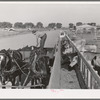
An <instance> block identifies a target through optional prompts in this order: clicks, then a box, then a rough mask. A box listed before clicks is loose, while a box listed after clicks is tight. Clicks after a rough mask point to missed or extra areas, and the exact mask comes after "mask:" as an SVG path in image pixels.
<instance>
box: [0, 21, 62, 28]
mask: <svg viewBox="0 0 100 100" xmlns="http://www.w3.org/2000/svg"><path fill="white" fill-rule="evenodd" d="M12 27H13V28H45V27H44V25H43V23H42V22H37V24H36V25H34V23H32V22H26V23H22V22H16V23H14V24H12V23H10V22H0V28H12ZM55 27H56V28H62V24H61V23H49V24H48V26H47V27H46V28H55Z"/></svg>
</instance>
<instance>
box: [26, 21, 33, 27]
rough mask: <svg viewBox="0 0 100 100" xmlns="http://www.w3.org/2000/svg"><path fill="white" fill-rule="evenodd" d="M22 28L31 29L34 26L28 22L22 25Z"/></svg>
mask: <svg viewBox="0 0 100 100" xmlns="http://www.w3.org/2000/svg"><path fill="white" fill-rule="evenodd" d="M24 27H25V28H33V27H34V24H33V23H31V22H29V23H28V22H27V23H25V24H24Z"/></svg>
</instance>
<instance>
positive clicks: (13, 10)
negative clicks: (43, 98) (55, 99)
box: [0, 2, 100, 93]
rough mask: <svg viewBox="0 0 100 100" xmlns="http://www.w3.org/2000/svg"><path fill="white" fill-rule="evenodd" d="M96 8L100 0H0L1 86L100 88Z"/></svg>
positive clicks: (99, 31) (99, 16)
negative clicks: (39, 0) (38, 0)
mask: <svg viewBox="0 0 100 100" xmlns="http://www.w3.org/2000/svg"><path fill="white" fill-rule="evenodd" d="M99 10H100V2H99V3H90V2H88V3H87V2H85V3H82V2H80V3H77V2H75V3H72V2H71V3H70V2H0V89H1V90H2V89H3V90H4V89H7V90H8V89H14V90H15V89H31V90H39V89H41V90H43V89H45V90H50V91H52V92H57V93H58V92H63V91H64V90H65V89H66V90H67V89H70V90H72V91H73V90H75V89H76V90H81V89H85V90H86V89H100V12H99ZM56 89H57V90H56ZM58 89H59V90H58Z"/></svg>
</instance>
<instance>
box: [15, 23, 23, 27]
mask: <svg viewBox="0 0 100 100" xmlns="http://www.w3.org/2000/svg"><path fill="white" fill-rule="evenodd" d="M14 28H24V24H23V23H22V22H16V23H15V24H14Z"/></svg>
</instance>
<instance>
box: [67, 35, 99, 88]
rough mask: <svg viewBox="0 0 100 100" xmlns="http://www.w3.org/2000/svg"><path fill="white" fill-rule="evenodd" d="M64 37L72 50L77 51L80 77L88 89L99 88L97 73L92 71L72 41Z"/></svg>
mask: <svg viewBox="0 0 100 100" xmlns="http://www.w3.org/2000/svg"><path fill="white" fill-rule="evenodd" d="M66 39H67V40H68V41H69V43H70V45H71V47H72V49H73V52H77V53H78V58H79V59H78V66H79V70H80V72H81V74H82V77H83V79H84V82H85V84H86V86H87V88H88V89H98V88H100V77H99V76H98V75H97V73H96V72H95V71H94V69H93V67H92V65H91V64H89V63H88V62H87V61H86V59H85V58H84V56H83V55H82V54H81V53H80V51H79V50H78V49H77V47H76V45H75V44H74V42H73V41H72V40H71V39H70V38H69V37H68V36H66Z"/></svg>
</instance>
